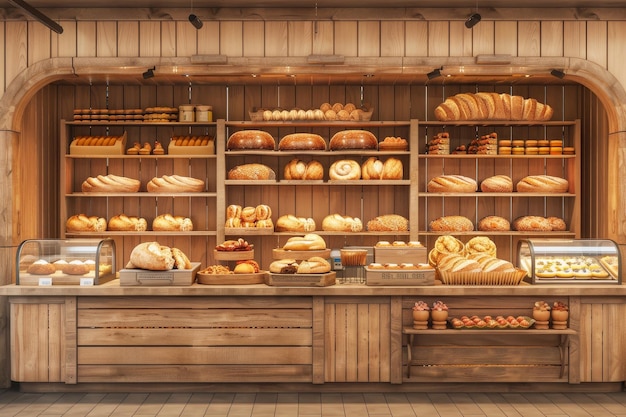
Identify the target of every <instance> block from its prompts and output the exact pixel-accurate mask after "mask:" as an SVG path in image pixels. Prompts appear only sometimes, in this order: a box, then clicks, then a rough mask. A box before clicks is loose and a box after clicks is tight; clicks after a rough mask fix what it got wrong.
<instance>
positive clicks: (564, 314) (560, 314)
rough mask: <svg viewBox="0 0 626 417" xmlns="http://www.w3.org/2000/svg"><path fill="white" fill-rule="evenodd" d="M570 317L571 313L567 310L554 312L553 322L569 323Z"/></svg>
mask: <svg viewBox="0 0 626 417" xmlns="http://www.w3.org/2000/svg"><path fill="white" fill-rule="evenodd" d="M568 317H569V311H567V310H552V320H553V321H567V319H568Z"/></svg>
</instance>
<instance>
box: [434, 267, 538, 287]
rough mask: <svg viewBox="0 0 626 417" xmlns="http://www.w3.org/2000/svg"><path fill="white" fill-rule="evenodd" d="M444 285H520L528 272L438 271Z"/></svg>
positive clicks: (521, 270)
mask: <svg viewBox="0 0 626 417" xmlns="http://www.w3.org/2000/svg"><path fill="white" fill-rule="evenodd" d="M437 275H438V276H439V279H440V280H441V282H442V283H443V284H444V285H520V283H521V282H522V280H523V279H524V277H525V276H526V271H524V270H523V269H516V270H515V271H513V272H448V271H439V270H437Z"/></svg>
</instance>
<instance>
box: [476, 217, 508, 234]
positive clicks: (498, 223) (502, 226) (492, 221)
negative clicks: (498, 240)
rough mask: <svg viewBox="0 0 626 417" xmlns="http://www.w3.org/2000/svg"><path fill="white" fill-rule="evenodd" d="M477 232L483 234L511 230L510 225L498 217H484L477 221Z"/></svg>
mask: <svg viewBox="0 0 626 417" xmlns="http://www.w3.org/2000/svg"><path fill="white" fill-rule="evenodd" d="M478 230H480V231H483V232H491V231H508V230H511V223H510V222H509V221H508V220H507V219H505V218H504V217H500V216H486V217H483V218H482V219H480V220H479V221H478Z"/></svg>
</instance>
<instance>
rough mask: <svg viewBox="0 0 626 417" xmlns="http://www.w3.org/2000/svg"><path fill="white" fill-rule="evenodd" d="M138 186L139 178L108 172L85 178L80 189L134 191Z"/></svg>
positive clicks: (93, 191) (95, 191)
mask: <svg viewBox="0 0 626 417" xmlns="http://www.w3.org/2000/svg"><path fill="white" fill-rule="evenodd" d="M140 186H141V182H140V181H139V180H136V179H133V178H127V177H121V176H118V175H113V174H109V175H98V176H97V177H89V178H87V179H86V180H85V181H84V182H83V183H82V186H81V189H82V191H83V192H85V193H136V192H137V191H139V187H140Z"/></svg>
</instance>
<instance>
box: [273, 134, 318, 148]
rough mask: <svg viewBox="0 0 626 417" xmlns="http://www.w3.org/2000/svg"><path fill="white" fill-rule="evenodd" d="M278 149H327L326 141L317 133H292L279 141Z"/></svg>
mask: <svg viewBox="0 0 626 417" xmlns="http://www.w3.org/2000/svg"><path fill="white" fill-rule="evenodd" d="M278 150H280V151H286V150H301V151H316V150H318V151H325V150H326V141H324V138H323V137H321V136H320V135H317V134H315V133H291V134H289V135H285V136H283V138H282V139H281V140H280V142H278Z"/></svg>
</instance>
